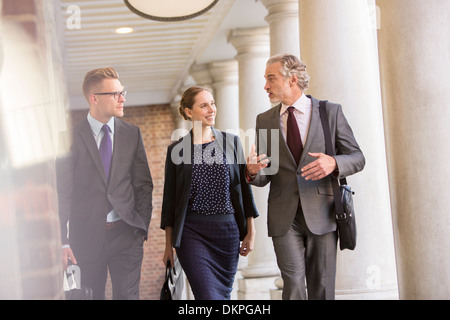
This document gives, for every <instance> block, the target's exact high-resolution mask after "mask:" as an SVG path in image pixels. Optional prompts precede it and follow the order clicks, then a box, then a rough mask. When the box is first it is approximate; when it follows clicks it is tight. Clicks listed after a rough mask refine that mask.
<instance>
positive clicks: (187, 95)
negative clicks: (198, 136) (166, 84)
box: [178, 86, 211, 120]
mask: <svg viewBox="0 0 450 320" xmlns="http://www.w3.org/2000/svg"><path fill="white" fill-rule="evenodd" d="M202 91H208V92H210V93H211V90H209V89H207V88H204V87H200V86H194V87H190V88H188V89H186V91H184V93H183V96H182V97H181V100H180V107H179V108H178V111H179V113H180V115H181V116H182V117H183V118H184V120H190V118H189V117H188V116H187V115H186V112H184V109H185V108H188V109H191V110H192V107H193V106H194V103H195V97H196V96H197V94H199V93H200V92H202Z"/></svg>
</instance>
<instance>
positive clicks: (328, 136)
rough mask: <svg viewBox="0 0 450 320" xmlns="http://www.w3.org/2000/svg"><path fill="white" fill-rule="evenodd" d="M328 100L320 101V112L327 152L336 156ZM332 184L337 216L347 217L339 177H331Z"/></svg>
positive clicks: (344, 181) (345, 182) (343, 182)
mask: <svg viewBox="0 0 450 320" xmlns="http://www.w3.org/2000/svg"><path fill="white" fill-rule="evenodd" d="M326 104H327V101H320V106H319V112H320V120H321V121H322V127H323V133H324V135H325V150H326V154H327V155H329V156H334V155H335V152H334V148H333V145H332V143H331V132H330V126H329V124H328V115H327V111H326V110H325V106H326ZM340 182H341V184H347V181H346V179H345V178H344V179H341V180H340ZM331 186H332V187H333V195H334V206H335V209H336V217H337V218H345V213H344V206H343V205H342V200H341V190H340V188H339V183H338V180H337V179H334V178H333V177H332V178H331Z"/></svg>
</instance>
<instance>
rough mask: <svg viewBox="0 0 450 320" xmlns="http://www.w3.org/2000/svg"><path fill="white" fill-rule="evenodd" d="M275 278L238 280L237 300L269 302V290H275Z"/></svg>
mask: <svg viewBox="0 0 450 320" xmlns="http://www.w3.org/2000/svg"><path fill="white" fill-rule="evenodd" d="M276 278H277V277H276V276H275V277H262V278H243V279H238V284H239V290H238V292H237V298H238V300H270V299H271V293H270V291H271V290H275V285H274V281H275V279H276Z"/></svg>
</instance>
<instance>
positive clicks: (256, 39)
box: [229, 28, 279, 299]
mask: <svg viewBox="0 0 450 320" xmlns="http://www.w3.org/2000/svg"><path fill="white" fill-rule="evenodd" d="M229 41H230V42H231V43H232V44H233V46H234V47H235V48H236V51H237V56H236V60H237V61H238V63H239V123H240V128H241V129H242V130H243V131H245V133H244V134H243V135H241V140H242V143H243V145H244V148H245V151H246V154H248V152H249V150H250V146H251V144H252V143H254V128H255V124H256V116H257V115H258V114H259V113H261V112H264V111H266V110H268V109H269V108H270V102H269V100H268V99H267V97H266V95H265V91H264V70H265V65H266V62H267V59H268V58H269V55H270V54H269V29H268V28H249V29H235V30H232V31H231V33H230V35H229ZM250 133H252V135H248V134H250ZM253 194H254V197H255V202H256V205H257V207H258V211H259V214H260V217H259V218H257V219H256V220H255V225H256V232H257V235H256V242H255V250H254V251H253V252H252V253H251V254H250V255H249V257H248V266H247V267H246V268H245V269H244V270H243V271H242V275H243V276H244V279H240V280H239V292H238V298H239V299H270V294H269V290H270V289H271V288H273V287H274V284H273V281H274V280H275V278H276V276H277V275H278V274H279V270H278V267H277V265H276V260H275V254H274V251H273V245H272V241H271V239H270V238H269V237H268V236H267V196H268V187H265V188H257V187H253Z"/></svg>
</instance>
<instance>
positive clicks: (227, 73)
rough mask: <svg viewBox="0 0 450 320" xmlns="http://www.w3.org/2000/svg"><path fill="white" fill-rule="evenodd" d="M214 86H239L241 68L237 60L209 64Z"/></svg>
mask: <svg viewBox="0 0 450 320" xmlns="http://www.w3.org/2000/svg"><path fill="white" fill-rule="evenodd" d="M208 67H209V72H210V74H211V76H212V79H213V81H214V84H213V85H214V86H216V85H221V84H237V83H238V81H239V71H238V69H239V66H238V62H237V61H236V60H222V61H213V62H211V63H209V64H208Z"/></svg>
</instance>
